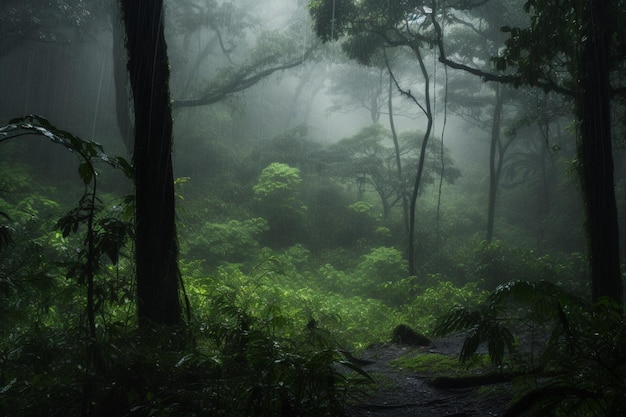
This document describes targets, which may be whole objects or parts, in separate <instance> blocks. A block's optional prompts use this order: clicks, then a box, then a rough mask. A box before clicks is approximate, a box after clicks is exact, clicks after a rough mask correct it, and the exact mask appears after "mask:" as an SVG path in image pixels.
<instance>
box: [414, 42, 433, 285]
mask: <svg viewBox="0 0 626 417" xmlns="http://www.w3.org/2000/svg"><path fill="white" fill-rule="evenodd" d="M414 52H415V55H416V56H417V60H418V62H419V65H420V70H421V71H422V76H423V77H424V101H425V103H426V109H425V111H424V113H425V114H426V119H427V120H428V122H427V125H426V132H425V133H424V139H423V140H422V149H421V152H420V158H419V163H418V165H417V174H416V175H415V183H414V185H413V194H412V195H411V203H410V207H409V275H411V276H415V275H416V272H417V269H416V267H415V207H416V205H417V195H418V194H419V187H420V184H421V182H422V172H423V171H424V160H425V158H426V147H427V145H428V139H429V138H430V131H431V130H432V127H433V113H432V110H431V105H430V77H429V76H428V71H427V70H426V66H425V65H424V59H423V58H422V54H421V52H420V50H419V48H415V49H414ZM409 94H410V93H409Z"/></svg>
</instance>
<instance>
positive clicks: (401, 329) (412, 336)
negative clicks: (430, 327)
mask: <svg viewBox="0 0 626 417" xmlns="http://www.w3.org/2000/svg"><path fill="white" fill-rule="evenodd" d="M391 341H392V342H393V343H398V344H401V345H410V346H428V345H430V339H428V338H427V337H426V336H424V335H423V334H420V333H417V332H416V331H415V330H413V329H411V328H410V327H409V326H407V325H406V324H399V325H397V326H396V327H395V328H394V329H393V331H392V332H391Z"/></svg>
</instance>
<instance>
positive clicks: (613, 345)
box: [435, 281, 626, 417]
mask: <svg viewBox="0 0 626 417" xmlns="http://www.w3.org/2000/svg"><path fill="white" fill-rule="evenodd" d="M511 310H515V311H517V313H519V312H523V313H524V314H525V317H522V318H519V317H514V315H512V314H511ZM520 319H521V320H520ZM529 320H530V321H531V322H533V323H538V324H546V325H548V327H546V331H545V334H544V335H543V337H545V341H544V343H543V346H542V350H541V352H540V354H539V355H538V358H537V361H538V363H537V365H538V366H537V367H535V368H534V371H532V372H531V373H529V374H528V375H527V376H526V377H521V378H522V379H524V381H523V382H524V383H523V384H522V385H523V386H522V390H521V392H520V393H518V396H517V398H516V400H515V401H514V402H513V403H512V404H511V406H510V408H509V409H508V411H507V412H506V413H505V416H507V417H513V416H522V415H526V414H527V413H529V412H531V413H535V414H534V415H545V416H560V415H568V416H590V415H594V416H615V415H623V414H624V412H625V411H626V398H625V397H624V395H623V393H624V392H625V390H626V321H625V319H624V315H623V311H622V310H621V308H620V306H619V305H618V304H616V303H615V302H613V301H612V300H609V299H608V298H603V299H601V300H600V301H599V302H597V303H596V304H594V305H590V304H589V303H588V302H586V301H585V300H583V299H581V298H579V297H577V296H575V295H572V294H570V293H568V292H566V291H565V290H563V289H562V288H560V287H559V286H557V285H555V284H551V283H548V282H545V281H539V282H530V281H516V282H511V283H508V284H505V285H502V286H500V287H498V288H497V289H496V290H495V291H494V292H493V293H492V294H491V295H490V296H489V297H488V298H487V300H486V301H485V302H484V303H483V304H482V305H481V306H480V307H479V308H478V309H476V310H469V309H464V308H461V307H456V308H454V309H452V310H451V311H450V312H449V313H448V314H447V315H446V316H444V317H443V318H442V319H441V321H440V322H439V325H438V326H437V328H436V330H435V333H436V334H439V335H442V334H447V333H452V332H457V331H466V332H467V337H466V339H465V343H464V345H463V349H462V351H461V355H460V359H461V360H462V361H467V360H468V359H470V358H471V357H472V355H473V354H474V353H475V352H476V351H477V349H478V346H479V345H480V344H481V343H483V342H486V343H487V345H488V351H489V355H490V357H491V360H492V361H493V362H494V363H496V364H498V365H500V364H502V361H503V358H504V350H505V347H506V348H507V349H508V351H509V353H512V352H513V350H514V348H515V347H516V344H515V343H514V340H515V338H514V333H513V332H514V331H515V327H514V326H512V325H513V324H514V323H516V322H519V321H521V322H527V321H529ZM550 329H551V330H550ZM523 353H527V352H523ZM530 359H531V360H534V358H530ZM537 371H538V374H537ZM537 376H538V377H537Z"/></svg>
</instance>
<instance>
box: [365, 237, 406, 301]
mask: <svg viewBox="0 0 626 417" xmlns="http://www.w3.org/2000/svg"><path fill="white" fill-rule="evenodd" d="M407 273H408V268H407V264H406V260H405V259H404V257H403V256H402V252H400V251H399V250H397V249H395V248H389V247H379V248H374V249H372V250H371V252H370V253H368V254H366V255H364V256H363V258H362V261H361V262H360V263H359V265H358V266H357V268H356V271H355V276H356V277H357V279H358V280H359V281H360V282H359V283H358V284H357V285H360V287H361V288H363V290H364V291H365V292H366V295H367V296H370V297H373V298H383V299H386V294H385V292H384V291H381V289H383V288H384V286H385V285H388V284H390V283H393V282H396V281H400V280H401V279H403V278H406V276H407ZM391 298H393V297H391ZM386 301H392V300H389V299H386Z"/></svg>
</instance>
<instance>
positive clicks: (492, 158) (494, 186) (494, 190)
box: [487, 84, 504, 243]
mask: <svg viewBox="0 0 626 417" xmlns="http://www.w3.org/2000/svg"><path fill="white" fill-rule="evenodd" d="M494 88H495V91H496V103H495V107H494V110H493V121H492V124H491V146H490V148H489V203H488V207H487V243H491V241H492V240H493V229H494V224H495V218H496V197H497V195H498V183H499V182H500V178H499V172H498V171H499V170H498V165H500V164H496V154H497V153H498V152H497V151H498V144H499V143H500V120H501V116H502V103H503V101H504V100H502V87H501V86H500V84H495V85H494ZM499 157H500V158H502V155H501V153H500V155H499Z"/></svg>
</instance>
